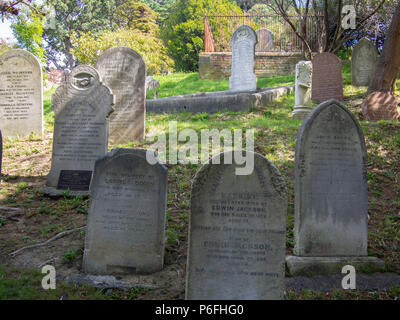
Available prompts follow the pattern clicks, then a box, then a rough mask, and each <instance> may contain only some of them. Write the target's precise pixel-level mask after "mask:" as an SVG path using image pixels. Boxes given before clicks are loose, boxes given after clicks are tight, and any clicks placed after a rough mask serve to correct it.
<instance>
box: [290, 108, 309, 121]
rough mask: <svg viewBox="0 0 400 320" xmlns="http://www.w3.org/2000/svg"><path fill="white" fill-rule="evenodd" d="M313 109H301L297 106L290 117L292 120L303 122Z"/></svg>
mask: <svg viewBox="0 0 400 320" xmlns="http://www.w3.org/2000/svg"><path fill="white" fill-rule="evenodd" d="M311 110H312V108H311V107H299V106H295V107H294V109H293V112H292V115H291V116H290V117H291V118H292V119H298V120H303V119H304V118H305V117H307V115H308V114H309V113H310V112H311Z"/></svg>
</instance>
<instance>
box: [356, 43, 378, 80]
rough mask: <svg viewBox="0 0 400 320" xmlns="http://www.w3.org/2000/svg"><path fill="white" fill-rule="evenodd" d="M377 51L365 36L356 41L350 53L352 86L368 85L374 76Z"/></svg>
mask: <svg viewBox="0 0 400 320" xmlns="http://www.w3.org/2000/svg"><path fill="white" fill-rule="evenodd" d="M377 61H378V52H377V51H376V48H375V46H374V45H373V44H372V42H371V41H370V40H368V39H367V38H362V39H361V40H360V41H358V42H357V44H356V46H355V47H354V49H353V53H352V54H351V80H352V81H351V82H352V85H353V86H366V87H367V86H369V84H370V82H371V80H372V77H373V76H374V72H375V67H376V63H377Z"/></svg>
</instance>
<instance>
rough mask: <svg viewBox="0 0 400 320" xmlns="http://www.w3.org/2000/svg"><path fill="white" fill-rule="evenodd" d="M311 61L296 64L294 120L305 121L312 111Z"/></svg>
mask: <svg viewBox="0 0 400 320" xmlns="http://www.w3.org/2000/svg"><path fill="white" fill-rule="evenodd" d="M311 77H312V63H311V61H300V62H299V63H297V64H296V85H295V98H294V104H295V105H294V108H293V112H292V118H294V119H304V118H305V117H306V115H307V114H309V113H310V111H311V110H312V104H311V82H312V78H311Z"/></svg>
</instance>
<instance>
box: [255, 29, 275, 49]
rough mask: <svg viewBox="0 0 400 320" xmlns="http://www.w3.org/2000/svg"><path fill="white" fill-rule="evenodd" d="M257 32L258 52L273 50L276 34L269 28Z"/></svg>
mask: <svg viewBox="0 0 400 320" xmlns="http://www.w3.org/2000/svg"><path fill="white" fill-rule="evenodd" d="M256 34H257V41H258V43H257V45H256V51H257V52H265V51H271V50H272V48H273V47H274V34H273V33H272V32H271V31H269V30H268V29H265V28H262V29H258V30H257V31H256Z"/></svg>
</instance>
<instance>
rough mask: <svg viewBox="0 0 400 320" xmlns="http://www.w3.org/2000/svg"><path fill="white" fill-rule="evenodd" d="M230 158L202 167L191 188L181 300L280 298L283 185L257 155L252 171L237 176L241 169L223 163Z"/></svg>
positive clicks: (283, 250)
mask: <svg viewBox="0 0 400 320" xmlns="http://www.w3.org/2000/svg"><path fill="white" fill-rule="evenodd" d="M235 152H241V151H235ZM247 152H249V151H247ZM232 154H233V151H230V152H226V153H223V154H221V162H220V163H221V164H212V163H211V162H208V163H207V164H205V165H203V166H202V168H201V169H200V170H199V171H198V172H197V174H196V177H195V179H194V182H193V185H192V198H191V216H190V223H189V251H188V262H187V280H186V299H189V300H199V299H200V300H225V299H228V300H231V299H232V300H247V299H256V300H265V299H282V298H283V294H284V275H285V265H284V260H285V244H286V239H285V236H286V215H287V194H286V186H285V181H284V179H283V178H282V176H281V174H280V173H279V171H278V170H277V169H276V168H275V166H274V165H273V164H271V162H269V161H268V160H267V159H266V158H264V157H263V156H261V155H260V154H258V153H254V154H253V155H254V170H253V172H252V173H251V174H250V175H246V176H244V175H236V174H235V169H236V168H237V167H242V166H241V165H240V166H239V165H237V164H236V163H235V162H233V164H224V161H225V158H226V157H227V158H228V159H229V157H231V156H232ZM217 157H218V156H217Z"/></svg>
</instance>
